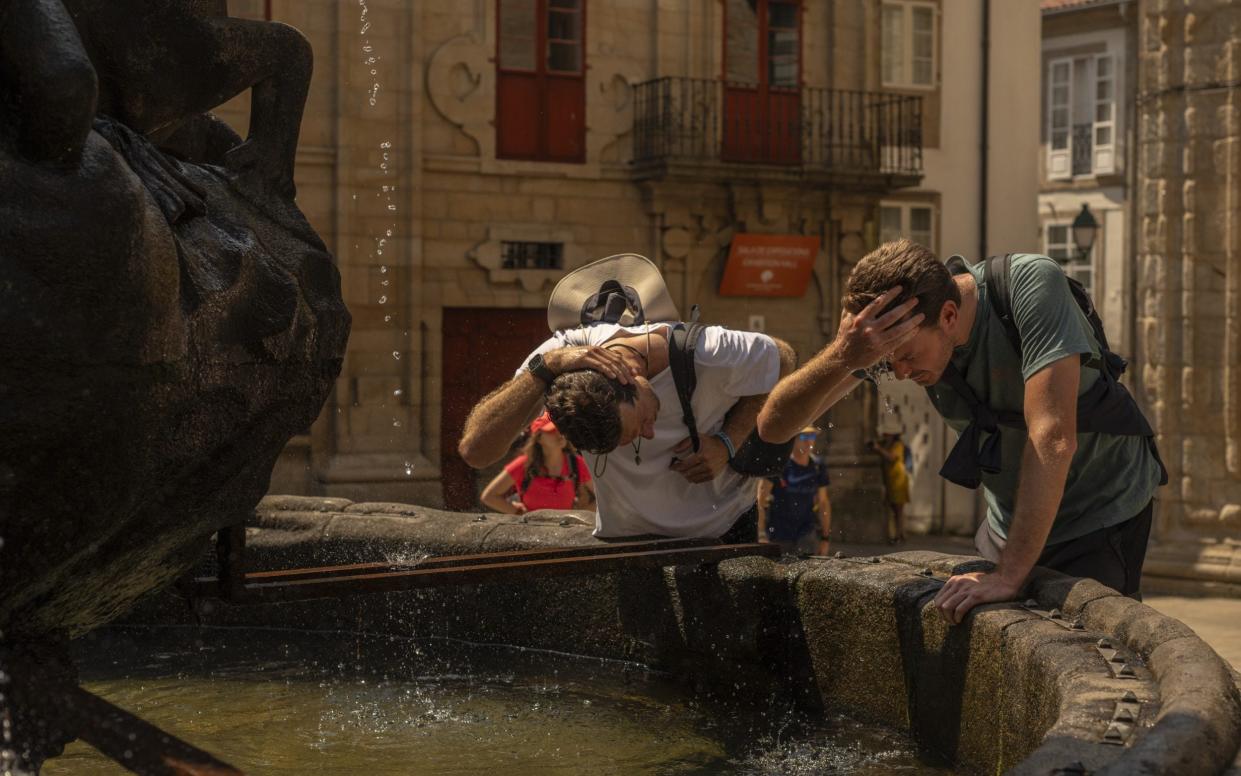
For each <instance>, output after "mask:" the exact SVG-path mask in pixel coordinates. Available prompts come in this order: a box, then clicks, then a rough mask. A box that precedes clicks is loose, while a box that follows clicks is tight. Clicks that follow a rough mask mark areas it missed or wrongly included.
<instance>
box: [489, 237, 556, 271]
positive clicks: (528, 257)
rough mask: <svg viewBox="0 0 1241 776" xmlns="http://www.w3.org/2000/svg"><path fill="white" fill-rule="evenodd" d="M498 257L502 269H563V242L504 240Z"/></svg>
mask: <svg viewBox="0 0 1241 776" xmlns="http://www.w3.org/2000/svg"><path fill="white" fill-rule="evenodd" d="M500 257H501V259H502V262H503V265H502V266H503V267H504V269H564V244H563V243H553V242H509V241H504V242H501V243H500Z"/></svg>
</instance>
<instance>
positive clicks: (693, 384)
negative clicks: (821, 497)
mask: <svg viewBox="0 0 1241 776" xmlns="http://www.w3.org/2000/svg"><path fill="white" fill-rule="evenodd" d="M704 328H706V327H705V326H703V325H702V324H701V323H699V322H698V305H694V307H693V309H692V311H691V312H690V319H689V321H688V322H687V323H677V324H676V325H674V326H673V327H672V331H671V333H670V336H669V337H668V367H669V368H670V369H671V370H672V380H673V382H674V383H676V388H677V398H678V399H680V400H681V421H682V422H683V423H685V427H686V428H688V429H689V438H690V442H691V443H692V444H693V446H694V452H695V453H696V452H698V448H699V446H700V445H699V438H698V423H697V421H695V420H694V408H693V405H692V404H691V403H690V400H691V399H692V398H693V397H694V389H695V388H697V387H698V375H697V373H696V372H695V370H694V350H695V348H697V346H698V340H699V339H700V338H701V337H702V330H703V329H704ZM792 451H793V440H792V439H790V440H789V441H787V442H780V443H773V442H764V441H763V440H762V439H761V438H760V437H759V435H758V430H757V429H755V430H754V431H751V432H750V435H749V436H748V437H746V439H745V441H744V442H743V443H742V444H741V446H740V447H738V448H737V453H736V455H734V456H733V458H732V460H731V461H729V462H728V465H729V466H731V467H732V469H733V471H736V472H738V473H740V474H744V475H747V476H750V477H778V476H780V475H781V474H782V473H783V472H784V464H785V462H786V461H788V459H789V453H791V452H792Z"/></svg>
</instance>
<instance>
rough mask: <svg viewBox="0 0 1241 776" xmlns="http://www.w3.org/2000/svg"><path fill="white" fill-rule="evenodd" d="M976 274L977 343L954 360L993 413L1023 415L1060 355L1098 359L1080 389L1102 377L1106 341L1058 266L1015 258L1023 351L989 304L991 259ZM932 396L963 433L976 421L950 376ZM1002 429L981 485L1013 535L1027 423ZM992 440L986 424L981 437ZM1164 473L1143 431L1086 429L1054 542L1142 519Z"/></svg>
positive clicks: (973, 337)
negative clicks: (1029, 392) (1031, 384)
mask: <svg viewBox="0 0 1241 776" xmlns="http://www.w3.org/2000/svg"><path fill="white" fill-rule="evenodd" d="M969 271H970V274H972V275H973V276H974V280H975V281H976V282H977V284H978V309H977V313H976V315H975V316H974V324H973V327H972V328H971V330H970V338H969V341H968V342H967V343H966V344H964V345H962V346H961V347H959V348H956V349H955V350H954V351H953V354H952V363H953V364H954V365H955V366H956V367H957V369H958V370H960V372H961V374H962V375H964V376H965V381H966V382H967V383H968V384H969V386H970V387H971V388H973V389H974V392H975V393H976V394H977V396H978V398H979V399H980V400H981V401H983V402H985V403H986V404H987V405H988V406H990V407H991V408H992V409H995V410H1000V411H1005V410H1007V411H1011V412H1021V411H1022V410H1023V408H1024V405H1025V381H1026V380H1028V379H1030V377H1031V376H1032V375H1034V373H1036V372H1038V371H1039V370H1040V369H1042V368H1043V367H1045V366H1047V365H1049V364H1051V363H1052V362H1054V361H1058V360H1059V359H1061V358H1064V357H1065V356H1070V355H1080V354H1083V353H1089V354H1090V355H1091V358H1090V359H1089V360H1088V361H1086V362H1085V363H1083V365H1082V367H1081V385H1080V387H1079V389H1078V393H1079V395H1080V394H1083V393H1085V392H1086V391H1087V390H1089V388H1090V386H1092V385H1094V382H1095V381H1096V380H1098V379H1099V371H1098V369H1097V368H1094V367H1097V366H1098V365H1099V363H1098V358H1099V354H1100V347H1099V344H1098V342H1096V340H1095V337H1094V332H1093V331H1092V330H1091V328H1090V323H1089V322H1088V321H1087V320H1086V316H1085V315H1084V314H1083V313H1082V311H1081V308H1079V307H1078V306H1077V303H1076V302H1075V301H1074V300H1073V295H1072V293H1071V292H1070V291H1069V286H1068V283H1067V282H1066V281H1065V277H1064V272H1063V270H1061V269H1060V265H1059V264H1057V263H1056V262H1055V261H1054V260H1053V259H1050V258H1048V257H1046V256H1039V255H1036V254H1014V255H1013V258H1012V270H1011V275H1010V287H1011V290H1012V306H1013V320H1014V322H1015V323H1016V324H1017V331H1018V333H1019V334H1020V335H1021V348H1022V355H1021V357H1018V355H1017V352H1016V351H1015V350H1014V349H1013V346H1012V344H1011V343H1010V342H1009V341H1008V338H1007V337H1006V336H1005V334H1004V326H1003V324H1002V323H1000V320H999V319H998V318H997V317H996V316H995V313H993V312H992V310H991V302H990V301H989V300H988V299H987V285H986V280H985V279H984V277H983V263H982V262H979V263H978V264H976V265H974V266H973V267H970V269H969ZM929 393H930V395H931V401H932V402H933V403H934V404H935V406H936V408H937V409H938V410H939V412H940V414H941V415H943V416H944V419H945V420H946V421H947V422H948V425H949V426H951V427H952V428H953V429H955V430H956V431H957V432H958V433H960V432H961V431H963V430H964V429H965V427H966V426H967V425H968V424H969V421H970V419H971V415H970V411H969V405H968V404H967V403H966V402H965V400H964V399H962V398H960V397H959V396H958V395H957V394H956V392H955V391H953V390H952V389H951V388H950V387H948V386H947V385H946V384H945V383H943V382H941V383H939V384H937V385H934V386H932V387H931V388H930V389H929ZM1000 433H1001V435H1002V436H1001V451H1002V452H1001V459H1000V460H1001V464H1000V472H999V473H997V474H988V473H986V472H983V473H982V486H983V494H984V496H985V498H986V501H987V519H988V520H990V521H991V525H992V527H993V528H995V530H996V531H997V532H999V534H1000V535H1001V536H1003V537H1005V538H1007V537H1008V526H1009V525H1010V524H1011V522H1012V519H1013V505H1014V503H1015V501H1016V495H1017V481H1018V479H1019V477H1020V471H1021V456H1022V453H1023V451H1024V450H1025V444H1026V439H1027V434H1026V431H1025V429H1017V428H1009V427H1006V426H1001V429H1000ZM985 438H986V432H985V431H984V432H982V434H981V436H980V442H981V441H982V440H983V439H985ZM1159 479H1160V470H1159V464H1158V462H1157V461H1156V460H1155V456H1154V455H1153V453H1152V452H1151V449H1150V446H1149V444H1148V443H1147V440H1146V438H1145V437H1140V436H1118V435H1113V434H1103V433H1079V434H1078V435H1077V452H1076V453H1075V454H1074V455H1073V462H1072V465H1071V466H1070V467H1069V474H1068V479H1067V480H1066V482H1065V486H1064V497H1063V499H1061V502H1060V511H1059V512H1057V513H1056V522H1055V523H1054V524H1053V525H1052V529H1051V534H1050V535H1049V536H1048V538H1047V543H1048V544H1056V543H1058V542H1064V541H1068V540H1069V539H1076V538H1077V537H1079V536H1083V535H1085V534H1088V533H1090V532H1091V531H1095V530H1098V529H1100V528H1106V527H1107V526H1111V525H1116V524H1117V523H1123V522H1124V521H1126V520H1128V519H1130V518H1132V517H1134V516H1135V515H1137V514H1138V512H1140V511H1142V509H1143V508H1145V507H1146V505H1147V503H1149V502H1150V500H1151V499H1152V498H1153V497H1154V494H1155V488H1157V487H1158V486H1159Z"/></svg>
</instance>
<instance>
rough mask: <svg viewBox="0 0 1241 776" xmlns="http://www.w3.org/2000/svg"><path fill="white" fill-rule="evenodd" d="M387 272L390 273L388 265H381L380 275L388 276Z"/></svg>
mask: <svg viewBox="0 0 1241 776" xmlns="http://www.w3.org/2000/svg"><path fill="white" fill-rule="evenodd" d="M387 272H388V265H387V264H381V265H379V274H381V275H384V274H387Z"/></svg>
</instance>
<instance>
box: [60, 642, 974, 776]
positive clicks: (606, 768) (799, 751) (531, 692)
mask: <svg viewBox="0 0 1241 776" xmlns="http://www.w3.org/2000/svg"><path fill="white" fill-rule="evenodd" d="M76 647H77V655H78V661H79V662H78V664H79V666H80V668H81V673H82V682H83V685H84V686H85V687H86V688H87V689H89V690H91V691H92V692H95V693H96V694H98V695H100V696H102V697H104V698H106V699H107V700H109V701H111V702H113V703H115V704H117V705H119V706H121V707H122V708H125V709H127V710H129V711H131V712H133V713H135V714H138V715H139V716H142V717H143V718H145V719H146V720H148V721H150V722H152V723H154V724H156V725H159V726H160V727H162V728H164V729H165V730H167V731H168V732H171V733H173V734H175V735H177V736H179V737H181V738H182V739H184V740H186V741H188V742H190V743H192V744H194V745H196V746H198V747H200V748H202V749H205V750H207V751H208V752H211V753H212V754H214V755H216V756H217V757H219V758H221V759H223V760H225V761H226V762H229V763H230V764H232V765H234V766H237V767H238V768H241V769H242V770H244V771H246V772H247V773H249V774H255V775H257V774H277V775H279V774H306V773H342V774H344V773H354V774H462V775H464V774H488V775H489V776H500V774H504V776H510V775H517V776H524V775H526V774H529V775H531V776H533V774H540V775H541V776H542V775H544V774H565V775H566V776H567V775H568V774H585V773H589V774H617V775H618V776H619V775H620V774H625V776H629V775H630V774H669V775H671V774H825V773H827V774H873V775H875V776H877V775H878V774H889V773H900V774H926V775H927V776H931V775H939V774H948V773H951V771H949V770H948V769H946V768H942V767H937V766H934V765H930V764H927V763H925V762H923V761H922V760H920V759H919V757H918V755H917V754H916V753H915V750H914V748H913V746H912V745H911V744H910V743H909V742H908V740H906V739H903V738H901V737H900V736H898V735H896V734H894V733H892V732H891V731H888V730H885V729H883V728H878V727H873V726H866V725H861V724H858V723H856V722H853V721H850V720H846V719H835V720H830V721H823V720H810V719H806V718H803V717H800V716H799V715H796V714H793V713H790V712H788V711H781V712H778V713H777V712H772V711H770V710H767V709H753V708H751V709H742V710H738V709H735V708H728V709H724V708H720V707H719V706H718V704H713V703H710V702H707V701H705V700H695V699H694V698H692V697H690V696H688V695H687V694H686V693H685V692H684V689H683V688H682V686H681V685H679V684H678V683H676V682H674V681H672V680H671V679H669V678H667V677H660V676H654V675H651V674H650V673H649V672H647V671H645V670H643V669H641V668H640V667H638V666H634V665H632V664H625V663H618V662H601V661H594V660H589V659H584V658H579V657H570V656H563V655H556V654H552V653H546V652H531V651H527V650H517V649H513V648H495V647H482V646H479V645H472V646H467V645H462V644H460V643H445V642H426V643H423V644H419V643H418V642H415V641H412V640H409V639H397V638H389V637H379V636H363V635H359V634H354V633H335V634H323V633H306V632H294V631H262V630H252V629H248V630H234V629H219V628H213V629H185V628H180V629H178V628H159V629H131V628H125V629H106V630H104V631H101V632H98V633H96V634H93V635H92V636H90V637H88V638H87V639H84V640H82V641H80V642H78V643H77V644H76ZM126 772H127V771H125V770H124V769H123V768H121V767H120V766H119V765H117V764H116V763H113V762H111V761H110V760H108V759H107V758H106V757H104V756H103V755H101V754H99V753H98V752H96V751H95V750H93V749H91V748H90V747H89V746H87V745H85V744H83V743H81V742H77V743H74V744H71V745H70V746H69V747H67V749H66V751H65V754H64V755H62V756H61V757H58V758H55V759H53V760H50V761H48V763H47V765H46V766H45V767H44V770H43V773H44V774H45V776H70V775H73V776H81V775H83V774H119V773H126Z"/></svg>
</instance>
